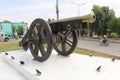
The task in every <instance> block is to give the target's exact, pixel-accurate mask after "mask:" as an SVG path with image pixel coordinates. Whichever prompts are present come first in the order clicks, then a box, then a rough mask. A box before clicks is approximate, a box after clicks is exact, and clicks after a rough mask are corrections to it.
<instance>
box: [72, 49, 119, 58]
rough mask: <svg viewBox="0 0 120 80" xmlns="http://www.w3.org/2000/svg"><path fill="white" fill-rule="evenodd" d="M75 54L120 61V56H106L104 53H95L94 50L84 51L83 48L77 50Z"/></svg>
mask: <svg viewBox="0 0 120 80" xmlns="http://www.w3.org/2000/svg"><path fill="white" fill-rule="evenodd" d="M74 52H75V53H78V54H83V55H89V54H93V55H94V56H98V57H105V58H113V57H115V58H117V59H120V57H118V56H115V55H111V54H106V53H102V52H97V51H94V50H89V49H83V48H78V47H77V48H76V49H75V51H74Z"/></svg>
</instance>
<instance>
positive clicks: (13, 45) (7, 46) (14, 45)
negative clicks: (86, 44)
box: [0, 41, 120, 59]
mask: <svg viewBox="0 0 120 80" xmlns="http://www.w3.org/2000/svg"><path fill="white" fill-rule="evenodd" d="M67 48H69V47H67ZM20 49H22V47H20V46H19V42H18V41H10V42H4V43H2V42H0V52H1V51H3V50H6V51H11V50H20ZM74 52H75V53H78V54H83V55H89V54H90V53H92V54H93V55H94V56H99V57H107V58H113V57H116V58H117V59H120V57H118V56H114V55H110V54H105V53H101V52H97V51H93V50H88V49H83V48H78V47H77V48H76V49H75V51H74Z"/></svg>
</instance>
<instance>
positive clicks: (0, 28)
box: [0, 21, 27, 38]
mask: <svg viewBox="0 0 120 80" xmlns="http://www.w3.org/2000/svg"><path fill="white" fill-rule="evenodd" d="M26 27H27V23H24V22H10V21H4V22H0V32H4V34H5V35H7V36H9V37H11V38H13V37H14V32H15V31H17V29H18V28H22V29H23V34H24V30H25V28H26Z"/></svg>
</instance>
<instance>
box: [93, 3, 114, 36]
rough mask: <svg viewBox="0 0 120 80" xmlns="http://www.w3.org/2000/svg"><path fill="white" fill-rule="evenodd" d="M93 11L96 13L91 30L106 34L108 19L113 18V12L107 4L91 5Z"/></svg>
mask: <svg viewBox="0 0 120 80" xmlns="http://www.w3.org/2000/svg"><path fill="white" fill-rule="evenodd" d="M92 10H93V12H94V13H95V14H96V21H95V22H94V23H93V24H92V26H93V27H91V31H94V32H96V33H98V34H101V35H103V34H106V33H107V30H108V25H109V21H110V20H112V19H113V18H115V13H114V11H113V10H112V9H109V7H107V6H102V7H100V6H98V5H94V6H93V9H92Z"/></svg>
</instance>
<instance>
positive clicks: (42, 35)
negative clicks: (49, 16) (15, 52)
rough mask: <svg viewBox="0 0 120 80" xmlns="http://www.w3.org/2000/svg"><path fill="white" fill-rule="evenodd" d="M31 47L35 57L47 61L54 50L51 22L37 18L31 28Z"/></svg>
mask: <svg viewBox="0 0 120 80" xmlns="http://www.w3.org/2000/svg"><path fill="white" fill-rule="evenodd" d="M28 38H29V48H30V51H31V53H32V55H33V57H34V58H35V59H36V60H38V61H41V62H43V61H45V60H47V59H48V58H49V56H50V54H51V52H52V45H53V43H52V42H53V41H52V32H51V29H50V26H49V24H48V23H47V22H46V21H44V20H42V19H35V20H34V21H33V22H32V24H31V26H30V29H29V37H28Z"/></svg>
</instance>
